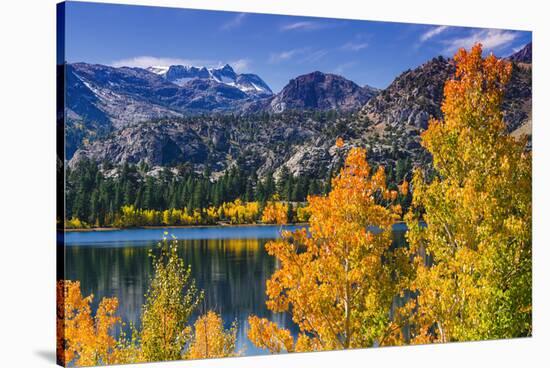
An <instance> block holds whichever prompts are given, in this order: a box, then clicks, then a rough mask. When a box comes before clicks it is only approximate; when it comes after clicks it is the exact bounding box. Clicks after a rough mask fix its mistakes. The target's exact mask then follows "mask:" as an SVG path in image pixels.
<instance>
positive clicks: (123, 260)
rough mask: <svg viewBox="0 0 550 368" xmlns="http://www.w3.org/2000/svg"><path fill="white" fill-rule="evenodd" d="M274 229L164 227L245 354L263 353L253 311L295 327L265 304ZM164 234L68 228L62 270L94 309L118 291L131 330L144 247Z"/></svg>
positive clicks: (146, 264) (143, 278)
mask: <svg viewBox="0 0 550 368" xmlns="http://www.w3.org/2000/svg"><path fill="white" fill-rule="evenodd" d="M288 228H289V229H290V230H292V228H293V227H288ZM279 230H280V228H279V227H276V226H250V227H234V228H224V227H222V228H193V229H191V228H187V229H181V228H179V229H167V231H169V233H170V234H174V235H176V236H177V237H178V239H179V244H180V246H179V253H180V255H181V257H182V258H183V259H184V261H185V263H186V264H188V265H190V266H191V270H192V275H193V277H194V278H195V280H196V282H197V286H198V287H199V289H203V290H204V292H205V303H204V304H205V306H204V308H205V309H212V310H215V311H217V312H219V313H220V314H221V315H222V318H223V320H224V322H225V324H226V327H229V326H230V324H231V323H232V322H233V321H234V320H237V323H238V336H237V347H238V349H239V350H243V349H244V353H245V354H246V355H253V354H262V353H266V352H265V351H263V350H260V349H257V348H256V347H254V346H253V345H252V344H251V343H250V342H249V341H248V339H247V337H246V332H247V328H248V325H247V321H246V320H247V317H248V316H249V315H251V314H255V315H258V316H260V317H267V318H269V319H271V320H272V321H275V322H277V323H278V324H279V326H281V327H284V328H288V329H290V330H291V331H292V333H293V334H294V335H296V334H297V332H298V330H297V328H296V326H295V324H294V323H293V322H292V320H291V318H290V316H288V315H287V314H283V313H278V314H274V313H272V312H270V311H269V310H267V308H266V306H265V300H266V296H265V284H266V281H267V280H268V279H269V277H270V276H271V274H272V273H273V271H274V270H275V269H276V266H277V265H276V260H275V259H274V257H271V256H269V255H268V254H267V252H266V251H265V246H264V245H265V243H266V242H268V241H269V240H271V239H274V238H276V237H278V234H279ZM162 234H163V230H158V229H155V230H152V229H149V230H145V229H135V230H121V231H109V232H82V233H80V232H79V233H68V234H67V237H66V245H67V247H66V249H65V270H66V275H65V278H66V279H69V280H79V281H80V282H81V289H82V293H83V295H89V294H93V295H94V301H93V305H92V307H93V310H94V312H95V310H96V308H97V305H98V303H99V301H100V300H101V298H103V297H111V296H116V297H117V298H118V300H119V314H120V316H121V317H122V320H123V321H124V322H125V323H126V324H127V325H126V327H125V329H126V330H127V332H129V326H128V325H129V324H130V323H133V324H135V325H138V326H139V316H140V311H141V306H142V305H143V304H144V302H145V293H146V292H147V289H148V286H149V280H150V278H151V277H152V273H153V269H152V265H151V260H150V258H149V256H148V251H149V249H156V244H157V243H158V240H159V239H160V238H161V237H162ZM403 241H404V240H403V239H402V231H397V232H396V242H397V243H398V244H401V243H403ZM201 308H202V307H201Z"/></svg>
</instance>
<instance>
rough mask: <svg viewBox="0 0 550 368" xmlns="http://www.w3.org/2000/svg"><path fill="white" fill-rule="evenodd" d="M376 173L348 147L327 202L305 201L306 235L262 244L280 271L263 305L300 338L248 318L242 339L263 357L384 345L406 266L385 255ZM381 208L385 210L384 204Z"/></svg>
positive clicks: (385, 219) (400, 254) (384, 219)
mask: <svg viewBox="0 0 550 368" xmlns="http://www.w3.org/2000/svg"><path fill="white" fill-rule="evenodd" d="M393 197H394V192H392V191H390V190H388V189H387V187H386V177H385V174H384V169H383V168H382V167H381V168H379V169H378V170H377V171H375V172H372V171H371V168H370V166H369V164H368V163H367V161H366V153H365V150H364V149H361V148H353V149H352V150H351V151H350V152H349V154H348V156H347V158H346V160H345V164H344V167H343V168H342V170H341V172H340V174H339V175H338V176H337V177H335V178H333V180H332V191H331V192H330V193H329V194H328V195H327V196H322V197H311V196H310V197H308V202H309V204H308V206H307V211H308V212H309V214H310V219H309V221H310V228H309V235H308V233H307V231H306V229H300V230H297V231H295V232H293V233H291V232H288V231H284V232H283V233H282V239H280V240H276V241H272V242H269V243H268V244H267V245H266V249H267V251H268V253H269V254H270V255H272V256H275V257H276V258H277V260H278V262H279V263H280V267H279V269H278V270H277V271H275V273H274V274H273V275H272V277H271V279H269V280H268V281H267V285H266V286H267V287H266V289H267V290H266V293H267V296H268V301H267V302H266V303H267V307H268V308H269V309H270V310H272V311H273V312H288V313H291V315H292V319H293V321H294V322H295V323H296V324H297V325H298V327H299V329H300V333H299V336H298V339H297V340H296V341H295V342H294V341H292V340H293V339H292V337H291V335H290V334H289V332H288V331H287V330H283V329H279V328H278V327H277V326H276V325H275V324H273V323H272V322H270V321H267V320H266V319H259V318H257V317H255V316H251V317H250V318H249V324H250V330H249V332H248V337H249V338H250V340H251V341H252V342H253V343H254V344H255V345H256V346H258V347H261V348H265V349H268V350H269V351H271V352H279V351H283V350H284V351H289V352H290V351H310V350H330V349H347V348H359V347H368V346H373V345H374V344H376V343H384V341H385V336H386V334H388V333H389V332H390V331H391V330H393V329H394V328H395V327H394V326H393V325H392V323H391V321H390V317H389V311H390V308H391V305H392V299H393V297H394V296H395V295H396V294H397V293H398V290H399V285H400V281H401V275H400V272H399V269H400V268H401V265H404V264H406V262H407V259H406V258H405V252H404V251H403V250H402V249H397V250H395V251H394V250H391V248H390V247H391V244H392V237H391V228H392V224H393V223H394V222H395V221H396V220H397V219H399V216H400V213H401V208H400V207H399V206H394V205H391V203H390V202H391V199H392V198H393ZM388 203H389V204H388Z"/></svg>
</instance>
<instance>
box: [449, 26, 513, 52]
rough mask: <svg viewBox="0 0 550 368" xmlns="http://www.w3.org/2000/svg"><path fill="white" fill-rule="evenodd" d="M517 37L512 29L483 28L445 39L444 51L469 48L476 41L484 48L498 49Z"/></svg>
mask: <svg viewBox="0 0 550 368" xmlns="http://www.w3.org/2000/svg"><path fill="white" fill-rule="evenodd" d="M517 37H518V33H516V32H514V31H505V30H500V29H484V30H480V31H474V32H472V33H471V34H470V35H469V36H466V37H462V38H455V39H452V40H446V41H444V43H445V44H446V47H445V49H444V52H445V53H446V54H454V53H455V52H456V51H457V50H458V49H459V48H461V47H463V48H465V49H469V48H471V47H472V46H473V45H474V44H476V43H478V42H479V43H481V44H482V45H483V49H484V50H498V49H500V48H503V47H505V46H508V45H509V44H510V43H511V42H513V41H514V40H515V39H516V38H517Z"/></svg>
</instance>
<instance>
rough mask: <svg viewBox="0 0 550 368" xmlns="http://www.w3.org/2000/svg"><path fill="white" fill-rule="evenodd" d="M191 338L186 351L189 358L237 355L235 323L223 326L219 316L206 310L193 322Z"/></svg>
mask: <svg viewBox="0 0 550 368" xmlns="http://www.w3.org/2000/svg"><path fill="white" fill-rule="evenodd" d="M194 327H195V331H194V335H193V340H192V341H191V344H190V346H189V350H188V352H187V356H186V357H187V358H189V359H204V358H223V357H231V356H237V355H238V354H237V352H236V351H235V349H236V341H237V325H236V324H235V323H234V324H233V325H232V326H231V328H230V329H228V330H226V329H224V327H223V320H222V318H221V316H220V315H219V314H217V313H215V312H213V311H208V312H207V313H206V314H204V315H202V316H200V317H199V318H198V319H197V321H196V322H195V326H194Z"/></svg>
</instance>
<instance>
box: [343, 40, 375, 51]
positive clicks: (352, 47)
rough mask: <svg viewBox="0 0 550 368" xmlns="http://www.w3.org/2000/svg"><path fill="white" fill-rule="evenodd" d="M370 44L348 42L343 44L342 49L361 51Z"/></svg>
mask: <svg viewBox="0 0 550 368" xmlns="http://www.w3.org/2000/svg"><path fill="white" fill-rule="evenodd" d="M368 46H369V44H368V43H366V42H353V41H350V42H346V43H345V44H343V45H342V50H348V51H359V50H363V49H365V48H367V47H368Z"/></svg>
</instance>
